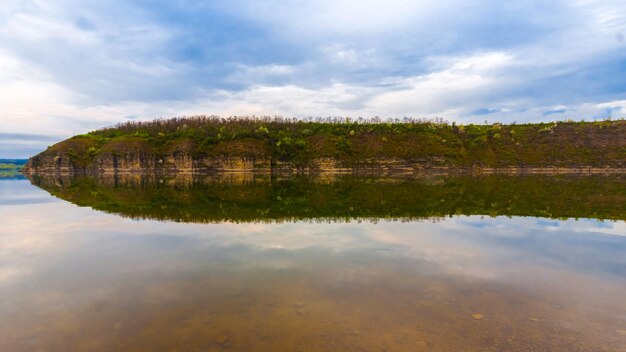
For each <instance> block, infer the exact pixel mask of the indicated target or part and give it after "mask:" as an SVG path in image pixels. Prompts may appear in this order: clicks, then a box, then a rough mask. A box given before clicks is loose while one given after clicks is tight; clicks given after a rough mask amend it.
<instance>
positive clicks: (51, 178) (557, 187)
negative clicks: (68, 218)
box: [32, 173, 626, 222]
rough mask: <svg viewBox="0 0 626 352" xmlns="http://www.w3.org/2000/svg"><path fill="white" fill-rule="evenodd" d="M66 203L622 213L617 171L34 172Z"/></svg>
mask: <svg viewBox="0 0 626 352" xmlns="http://www.w3.org/2000/svg"><path fill="white" fill-rule="evenodd" d="M32 182H33V184H35V185H37V186H39V187H41V188H43V189H45V190H47V191H48V192H50V193H51V194H53V195H55V196H57V197H59V198H61V199H64V200H67V201H69V202H72V203H75V204H78V205H81V206H90V207H92V208H94V209H98V210H104V211H106V212H111V213H117V214H121V215H124V216H129V217H133V218H147V219H159V220H174V221H184V222H222V221H233V222H249V221H252V222H259V221H269V222H280V221H293V220H318V221H349V220H369V221H372V220H373V221H376V220H382V219H399V220H405V221H409V220H419V219H436V218H443V217H447V216H453V215H488V216H498V215H507V216H535V217H547V218H595V219H614V220H624V219H626V179H625V178H624V175H608V176H602V175H587V176H573V175H569V176H564V175H561V176H548V175H525V176H512V175H481V176H472V175H423V176H419V177H406V176H396V177H385V178H382V177H363V176H361V177H357V176H353V175H324V174H322V175H297V176H290V177H280V176H276V175H264V174H245V173H243V174H241V173H240V174H217V175H197V174H175V175H154V174H151V175H147V174H117V175H112V174H103V175H97V176H59V175H40V176H34V177H33V178H32Z"/></svg>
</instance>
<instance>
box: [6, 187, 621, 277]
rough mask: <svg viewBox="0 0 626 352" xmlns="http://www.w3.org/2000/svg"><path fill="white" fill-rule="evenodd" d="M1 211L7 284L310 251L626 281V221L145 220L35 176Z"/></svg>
mask: <svg viewBox="0 0 626 352" xmlns="http://www.w3.org/2000/svg"><path fill="white" fill-rule="evenodd" d="M0 214H1V215H2V232H1V234H0V263H1V266H0V284H2V283H5V284H7V283H11V282H14V280H18V281H19V279H20V278H22V279H24V278H27V277H31V276H35V277H37V276H41V275H52V274H54V273H51V271H54V270H58V271H63V272H65V271H67V270H70V271H76V270H80V271H83V272H89V271H90V270H96V266H95V265H94V262H93V261H94V260H97V259H98V258H99V259H102V260H104V259H106V262H107V265H106V266H105V267H101V268H100V269H98V270H103V271H104V272H107V271H108V272H109V274H111V273H112V272H113V271H115V270H117V269H113V268H118V269H119V268H124V267H125V269H124V270H131V271H132V270H140V268H143V269H144V270H154V269H155V266H156V267H158V268H160V269H159V270H170V271H171V270H173V268H177V267H181V266H185V265H193V261H194V260H196V259H198V258H202V256H204V255H207V254H208V253H213V254H212V255H215V253H221V254H220V255H224V256H232V257H233V258H234V257H236V256H240V257H238V260H239V261H240V262H245V261H246V260H247V261H248V262H249V264H250V265H269V266H285V265H298V261H297V258H291V259H290V260H288V261H286V262H285V258H284V257H281V256H278V255H276V256H272V255H267V254H268V253H270V254H271V253H275V254H276V253H283V254H284V253H287V254H289V253H305V252H307V251H309V252H310V251H322V252H324V253H327V254H328V255H339V256H342V255H343V256H350V255H358V256H360V257H363V258H369V259H371V260H376V258H404V259H406V260H408V261H415V262H416V263H421V265H425V267H429V268H435V269H434V270H436V271H437V272H438V273H444V274H446V275H461V276H466V277H474V278H480V279H487V280H506V279H507V277H509V276H510V275H512V274H513V273H515V275H516V279H517V280H520V279H523V280H533V277H532V276H533V275H534V273H536V272H539V271H544V272H546V271H554V272H570V273H575V274H576V275H593V276H598V277H607V278H611V279H612V280H618V281H624V280H625V279H626V237H624V234H626V223H624V222H623V221H618V222H610V221H605V222H599V221H596V220H589V219H587V220H573V219H571V220H564V221H561V220H559V221H555V220H545V219H537V218H522V217H513V218H508V217H495V218H489V217H481V216H462V217H454V218H446V219H444V220H442V221H438V222H430V221H422V222H407V223H403V222H387V221H381V222H379V223H377V224H372V223H357V222H352V223H313V222H311V223H309V222H299V223H284V224H252V223H245V224H232V223H224V224H181V223H172V222H158V221H136V220H131V219H125V218H121V217H118V216H116V215H111V214H105V213H101V212H96V211H93V210H91V209H89V208H80V207H77V206H75V205H72V204H70V203H66V202H62V201H59V200H56V199H55V198H53V197H51V196H47V195H46V193H45V192H44V191H42V190H40V189H38V188H36V187H34V186H31V185H30V184H29V183H28V181H1V182H0ZM255 253H256V254H255ZM259 253H265V254H264V255H267V256H266V259H264V260H263V262H262V263H261V262H259V261H257V259H255V258H256V257H257V255H259ZM193 258H196V259H193ZM272 258H282V259H280V260H278V259H276V260H277V261H276V262H273V261H272ZM190 261H191V263H190ZM185 263H187V264H185ZM53 264H54V265H53ZM57 274H59V273H58V272H57Z"/></svg>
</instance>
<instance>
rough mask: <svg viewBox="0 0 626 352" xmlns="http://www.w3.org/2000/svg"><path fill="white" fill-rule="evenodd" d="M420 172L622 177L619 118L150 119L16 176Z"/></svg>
mask: <svg viewBox="0 0 626 352" xmlns="http://www.w3.org/2000/svg"><path fill="white" fill-rule="evenodd" d="M424 169H444V170H482V171H496V172H497V171H530V172H536V171H551V172H553V171H557V172H579V171H584V172H609V171H610V172H624V171H625V169H626V121H624V120H618V121H602V122H561V123H550V124H545V123H544V124H524V125H501V124H494V125H468V126H456V125H441V124H440V125H436V124H431V123H412V124H411V123H408V124H407V123H387V124H385V123H380V124H358V123H348V122H346V123H335V124H328V123H312V122H308V123H303V122H281V123H277V122H275V121H256V120H253V121H249V120H243V121H222V120H218V121H216V120H203V119H201V118H196V119H194V118H191V119H179V120H175V121H174V122H170V121H164V122H163V121H155V122H149V123H139V124H132V125H128V126H127V125H123V126H119V127H117V128H110V129H105V130H100V131H95V132H92V133H89V134H85V135H80V136H75V137H72V138H70V139H67V140H65V141H62V142H59V143H57V144H55V145H53V146H51V147H49V148H48V149H47V150H46V151H44V152H42V153H40V154H38V155H36V156H34V157H32V158H31V159H30V160H29V162H28V163H27V165H26V166H25V168H24V172H26V173H50V172H54V173H98V172H145V171H150V172H210V171H287V172H293V171H312V172H315V171H334V172H353V171H364V172H369V171H372V172H404V173H412V172H416V171H421V170H424Z"/></svg>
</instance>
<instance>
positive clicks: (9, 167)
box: [0, 159, 26, 178]
mask: <svg viewBox="0 0 626 352" xmlns="http://www.w3.org/2000/svg"><path fill="white" fill-rule="evenodd" d="M24 164H26V160H14V159H0V178H11V177H16V176H19V175H20V170H22V168H23V167H24Z"/></svg>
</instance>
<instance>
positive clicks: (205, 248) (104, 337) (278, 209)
mask: <svg viewBox="0 0 626 352" xmlns="http://www.w3.org/2000/svg"><path fill="white" fill-rule="evenodd" d="M35 185H37V186H39V187H37V186H35ZM625 207H626V180H625V179H624V176H620V175H613V176H601V175H594V176H503V175H492V176H481V177H475V176H467V175H466V176H445V175H435V176H428V177H426V176H425V177H413V178H410V179H407V178H376V177H365V178H363V177H354V176H327V177H307V176H296V177H280V178H275V177H273V176H268V175H249V174H245V175H237V174H231V175H213V176H197V175H196V176H193V175H178V176H170V177H161V176H155V175H136V174H135V175H118V176H103V175H101V176H98V177H93V176H83V177H66V176H47V177H35V178H33V179H32V184H31V180H27V179H11V180H3V179H0V215H1V220H2V231H1V233H0V295H1V296H2V297H3V299H2V300H1V301H0V350H2V351H38V350H41V351H111V350H125V351H161V350H162V351H174V350H179V351H221V350H225V351H490V350H491V351H624V350H625V349H626V303H624V295H625V293H626V223H625V222H624V220H625V219H626V209H625Z"/></svg>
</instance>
